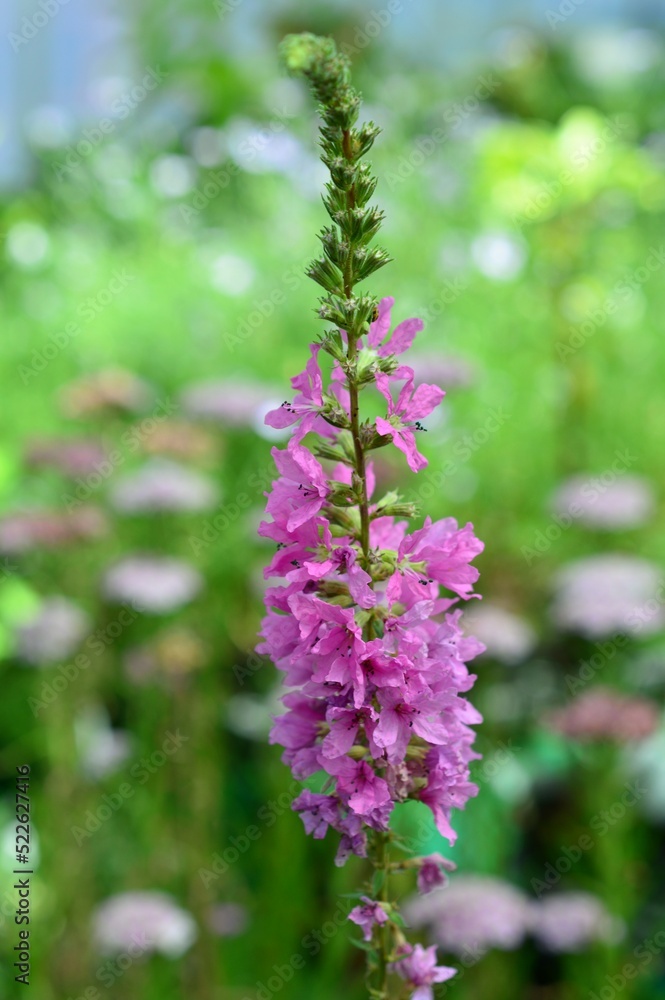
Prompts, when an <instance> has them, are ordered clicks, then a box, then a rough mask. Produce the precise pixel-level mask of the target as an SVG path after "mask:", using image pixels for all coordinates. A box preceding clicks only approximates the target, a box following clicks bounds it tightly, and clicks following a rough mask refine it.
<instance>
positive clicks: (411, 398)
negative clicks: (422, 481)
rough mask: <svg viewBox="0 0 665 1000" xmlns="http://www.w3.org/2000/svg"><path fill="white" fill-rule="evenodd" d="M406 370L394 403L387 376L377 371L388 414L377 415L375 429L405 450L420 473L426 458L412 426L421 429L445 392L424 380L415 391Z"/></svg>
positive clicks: (411, 464) (414, 467) (378, 387)
mask: <svg viewBox="0 0 665 1000" xmlns="http://www.w3.org/2000/svg"><path fill="white" fill-rule="evenodd" d="M406 371H407V372H408V378H407V380H406V383H405V384H404V386H403V387H402V390H401V392H400V394H399V396H398V398H397V402H396V403H395V402H393V397H392V395H391V392H390V378H389V376H388V375H385V374H384V373H383V372H379V373H378V374H377V376H376V386H377V389H378V390H379V392H380V393H381V395H382V396H384V397H385V399H386V400H387V402H388V413H387V415H386V417H377V418H376V429H377V431H378V432H379V434H384V435H387V436H388V437H390V438H392V441H393V444H394V445H395V447H397V448H399V450H400V451H403V452H404V454H405V455H406V460H407V462H408V464H409V468H410V469H411V471H412V472H420V470H421V469H424V468H426V466H427V459H426V458H425V457H424V456H423V455H421V454H420V452H419V451H418V449H417V448H416V438H415V434H414V433H413V430H414V428H415V429H416V430H422V429H423V428H422V426H421V424H420V421H421V420H423V419H424V418H425V417H428V416H429V415H430V413H431V412H432V410H434V409H436V407H437V406H438V405H439V403H440V402H441V400H442V399H443V397H444V395H445V393H444V391H443V389H439V387H438V385H427V383H426V382H423V383H422V384H421V385H419V386H418V388H417V389H416V390H415V391H414V388H413V372H412V371H411V369H410V368H408V369H406Z"/></svg>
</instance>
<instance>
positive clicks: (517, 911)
mask: <svg viewBox="0 0 665 1000" xmlns="http://www.w3.org/2000/svg"><path fill="white" fill-rule="evenodd" d="M404 915H405V917H406V919H407V920H408V921H409V923H411V924H413V925H414V926H415V927H423V926H428V927H429V928H430V930H431V936H432V938H433V940H435V941H436V942H437V944H439V945H441V947H442V948H444V949H445V950H446V951H449V952H452V953H453V954H455V955H460V956H464V955H466V954H468V953H471V954H473V955H477V954H480V953H482V952H485V951H488V950H489V949H490V948H501V949H502V950H511V949H513V948H518V947H519V945H520V944H521V943H522V941H523V940H524V938H525V936H526V934H527V932H528V928H529V917H530V909H529V903H528V900H527V897H526V896H525V894H524V893H522V892H520V890H519V889H516V888H515V887H514V886H512V885H510V884H509V883H508V882H504V881H502V880H501V879H499V878H493V877H491V876H483V875H455V876H453V877H452V878H451V879H450V881H449V883H448V885H447V886H446V887H445V888H443V889H435V890H434V892H430V893H429V894H428V895H426V896H422V897H415V898H412V899H411V900H410V902H408V903H407V904H406V906H405V908H404Z"/></svg>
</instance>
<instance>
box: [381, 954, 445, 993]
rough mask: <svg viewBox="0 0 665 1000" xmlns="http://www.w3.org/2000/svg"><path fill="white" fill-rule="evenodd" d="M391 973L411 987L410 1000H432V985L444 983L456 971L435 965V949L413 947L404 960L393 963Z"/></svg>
mask: <svg viewBox="0 0 665 1000" xmlns="http://www.w3.org/2000/svg"><path fill="white" fill-rule="evenodd" d="M393 971H394V972H396V973H397V974H398V975H399V976H401V977H402V979H405V980H406V982H407V983H408V984H409V986H412V987H413V993H412V994H411V1000H433V998H434V991H433V990H432V983H445V981H446V980H447V979H452V977H453V976H454V975H455V974H456V972H457V969H450V968H448V967H447V966H445V965H437V964H436V948H435V947H431V948H423V946H422V945H421V944H417V945H415V947H414V948H413V949H411V950H410V951H409V954H408V955H407V956H406V957H405V958H401V959H400V960H399V961H398V962H394V963H393Z"/></svg>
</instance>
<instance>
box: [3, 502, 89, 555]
mask: <svg viewBox="0 0 665 1000" xmlns="http://www.w3.org/2000/svg"><path fill="white" fill-rule="evenodd" d="M107 530H108V522H107V520H106V517H105V516H104V514H103V512H102V511H101V510H100V509H99V508H98V507H90V506H87V507H79V508H77V509H76V510H73V511H72V512H71V513H70V514H67V513H61V512H59V511H48V510H31V511H25V512H24V513H21V514H7V515H6V516H5V517H4V518H2V519H1V520H0V552H1V553H4V554H6V555H14V554H19V553H21V552H27V551H30V550H31V549H37V548H41V547H44V548H58V547H59V546H61V545H70V544H73V543H75V542H79V541H86V540H88V539H94V538H99V537H100V536H102V535H105V534H106V532H107Z"/></svg>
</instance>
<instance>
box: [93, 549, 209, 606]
mask: <svg viewBox="0 0 665 1000" xmlns="http://www.w3.org/2000/svg"><path fill="white" fill-rule="evenodd" d="M202 587H203V578H202V576H201V574H200V573H199V572H198V570H196V569H194V567H193V566H190V565H189V564H188V563H185V562H181V561H180V560H179V559H169V558H163V557H160V556H128V557H127V558H126V559H122V560H121V561H120V562H118V563H116V564H115V566H112V567H111V568H110V569H109V570H107V571H106V573H105V574H104V577H103V580H102V593H103V594H104V597H105V598H106V599H107V600H108V601H115V602H120V603H122V602H125V601H126V602H128V603H129V604H131V605H133V606H134V607H135V608H136V609H137V610H138V611H144V612H148V613H151V614H154V615H165V614H169V613H170V612H172V611H177V609H178V608H181V607H182V606H183V605H184V604H188V603H189V602H190V601H192V600H193V599H194V598H195V597H196V595H197V594H198V593H199V591H200V590H201V589H202Z"/></svg>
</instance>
